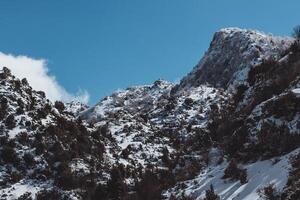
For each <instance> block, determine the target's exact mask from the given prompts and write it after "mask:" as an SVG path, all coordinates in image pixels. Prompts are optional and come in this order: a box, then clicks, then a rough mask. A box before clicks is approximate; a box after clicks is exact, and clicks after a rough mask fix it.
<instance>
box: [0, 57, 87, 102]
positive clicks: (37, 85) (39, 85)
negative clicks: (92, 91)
mask: <svg viewBox="0 0 300 200" xmlns="http://www.w3.org/2000/svg"><path fill="white" fill-rule="evenodd" d="M3 66H5V67H7V68H9V69H10V70H11V71H12V74H13V75H15V76H16V77H17V78H20V79H22V78H26V79H27V80H28V82H29V84H30V85H31V86H32V88H33V89H34V90H42V91H44V92H45V93H46V96H47V98H49V99H50V100H52V101H55V100H60V101H64V102H68V101H72V100H78V101H81V102H83V103H87V102H88V100H89V94H88V92H87V91H85V90H79V91H78V92H77V94H75V95H73V94H70V93H68V92H67V91H66V90H65V89H64V88H63V87H62V86H61V85H59V83H58V82H57V81H56V79H55V76H53V75H50V74H49V70H48V68H47V62H46V60H44V59H33V58H30V57H27V56H15V55H11V54H4V53H2V52H0V68H2V67H3Z"/></svg>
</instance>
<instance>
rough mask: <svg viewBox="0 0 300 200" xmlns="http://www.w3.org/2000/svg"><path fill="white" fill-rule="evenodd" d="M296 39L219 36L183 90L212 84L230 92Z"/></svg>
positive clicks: (230, 31) (239, 33)
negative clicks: (231, 88) (253, 68)
mask: <svg viewBox="0 0 300 200" xmlns="http://www.w3.org/2000/svg"><path fill="white" fill-rule="evenodd" d="M291 43H292V39H289V38H281V37H273V36H271V35H266V34H264V33H260V32H258V31H253V30H245V29H238V28H226V29H221V30H220V31H218V32H216V33H215V35H214V37H213V40H212V42H211V44H210V47H209V49H208V51H207V52H206V53H205V55H204V56H203V58H202V59H201V60H200V62H199V63H198V64H197V65H196V66H195V67H194V69H193V70H192V72H191V73H189V74H188V75H187V76H186V77H184V78H183V79H182V81H181V82H180V88H190V87H197V86H199V85H201V84H206V83H208V84H211V85H213V86H214V87H222V88H227V87H228V86H229V85H230V84H232V83H233V82H235V81H243V80H244V79H245V78H247V73H248V71H249V68H250V67H251V66H254V65H256V64H258V63H261V62H262V60H263V59H269V58H274V59H276V58H278V57H280V56H281V55H282V54H283V53H284V52H285V50H286V49H287V48H288V47H289V46H290V45H291Z"/></svg>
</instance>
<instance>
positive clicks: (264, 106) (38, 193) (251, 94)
mask: <svg viewBox="0 0 300 200" xmlns="http://www.w3.org/2000/svg"><path fill="white" fill-rule="evenodd" d="M299 88H300V44H299V42H298V41H294V40H293V39H291V38H279V37H274V36H271V35H266V34H264V33H260V32H258V31H253V30H243V29H237V28H228V29H222V30H220V31H218V32H217V33H216V34H215V35H214V38H213V41H212V42H211V45H210V47H209V50H208V51H207V52H206V54H205V55H204V57H203V58H202V59H201V61H200V62H199V64H198V65H197V66H196V67H195V68H194V69H193V71H192V72H191V73H189V74H188V75H187V76H186V77H184V78H183V79H182V81H181V82H180V84H178V85H174V84H172V83H169V82H167V81H163V80H158V81H156V82H154V83H153V84H151V85H145V86H136V87H130V88H127V89H124V90H121V91H117V92H115V93H113V94H112V95H111V96H108V97H105V98H104V99H102V100H101V101H100V102H99V103H97V104H96V105H95V106H92V107H87V106H86V105H83V104H81V103H79V102H71V103H66V104H64V103H62V102H55V103H52V102H50V101H49V100H47V99H46V98H45V96H44V93H43V92H36V91H33V90H32V89H31V87H30V86H29V85H28V83H27V81H26V80H25V79H24V80H18V79H16V78H14V77H13V75H12V74H10V72H9V70H8V69H7V68H4V69H3V70H2V71H0V100H1V105H0V108H1V109H0V130H1V131H0V137H1V138H0V142H1V146H0V155H1V157H0V163H1V167H0V183H1V184H0V199H88V200H89V199H91V200H96V199H104V200H106V199H107V200H108V199H129V200H130V199H134V200H139V199H143V200H144V199H149V200H150V199H151V200H152V199H153V200H156V199H172V200H174V199H202V198H204V199H218V198H220V199H260V198H261V197H264V198H275V199H279V198H282V199H299V191H298V188H299V179H298V178H297V177H299V176H300V175H299V171H300V165H299V158H300V153H299V152H300V123H299V121H300V103H299V102H300V95H299V93H300V92H299Z"/></svg>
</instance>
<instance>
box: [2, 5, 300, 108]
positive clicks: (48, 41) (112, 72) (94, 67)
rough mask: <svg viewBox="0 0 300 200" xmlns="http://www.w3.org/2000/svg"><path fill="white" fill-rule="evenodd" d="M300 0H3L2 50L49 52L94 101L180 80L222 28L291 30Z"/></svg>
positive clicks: (69, 86) (73, 85) (53, 65)
mask: <svg viewBox="0 0 300 200" xmlns="http://www.w3.org/2000/svg"><path fill="white" fill-rule="evenodd" d="M299 8H300V2H299V1H296V0H294V1H293V0H290V1H279V0H272V1H271V0H251V1H245V0H244V1H241V0H226V1H222V0H219V1H217V0H151V1H142V0H126V1H125V0H105V1H104V0H97V1H92V0H89V1H84V0H51V1H50V0H48V1H40V0H36V1H31V0H27V1H17V0H3V1H0V25H1V31H0V51H1V52H3V53H11V54H14V55H27V56H29V57H32V58H44V59H46V60H47V65H48V68H49V70H50V73H51V74H52V75H54V76H55V77H56V79H57V81H58V82H59V83H60V85H62V86H63V87H64V88H65V89H66V90H67V91H69V92H71V93H75V92H76V91H77V90H78V89H79V88H81V89H86V90H87V91H88V92H89V93H90V95H91V99H90V103H91V104H93V103H95V102H97V101H98V100H99V99H100V98H101V97H103V96H105V95H109V94H110V93H111V92H113V91H114V90H116V89H120V88H126V87H127V86H131V85H139V84H148V83H152V82H153V81H155V80H156V79H158V78H163V79H166V80H169V81H177V80H179V79H180V78H181V77H182V76H184V75H185V74H186V73H188V72H189V71H190V70H191V69H192V68H193V66H194V65H195V64H196V63H197V62H198V61H199V59H200V58H201V56H202V55H203V53H204V52H205V50H206V49H207V48H208V45H209V42H210V40H211V39H212V36H213V33H214V32H215V31H217V30H218V29H220V28H223V27H233V26H234V27H242V28H251V29H259V30H261V31H264V32H267V33H269V32H270V33H273V34H274V35H290V33H291V30H292V28H293V27H294V26H295V25H297V24H300V12H299Z"/></svg>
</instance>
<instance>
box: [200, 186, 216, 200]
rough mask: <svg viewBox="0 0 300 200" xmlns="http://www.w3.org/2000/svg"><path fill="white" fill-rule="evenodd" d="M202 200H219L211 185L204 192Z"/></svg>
mask: <svg viewBox="0 0 300 200" xmlns="http://www.w3.org/2000/svg"><path fill="white" fill-rule="evenodd" d="M203 200H220V197H219V196H218V195H217V194H215V190H214V187H213V185H210V188H209V189H208V190H206V191H205V198H204V199H203Z"/></svg>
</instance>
